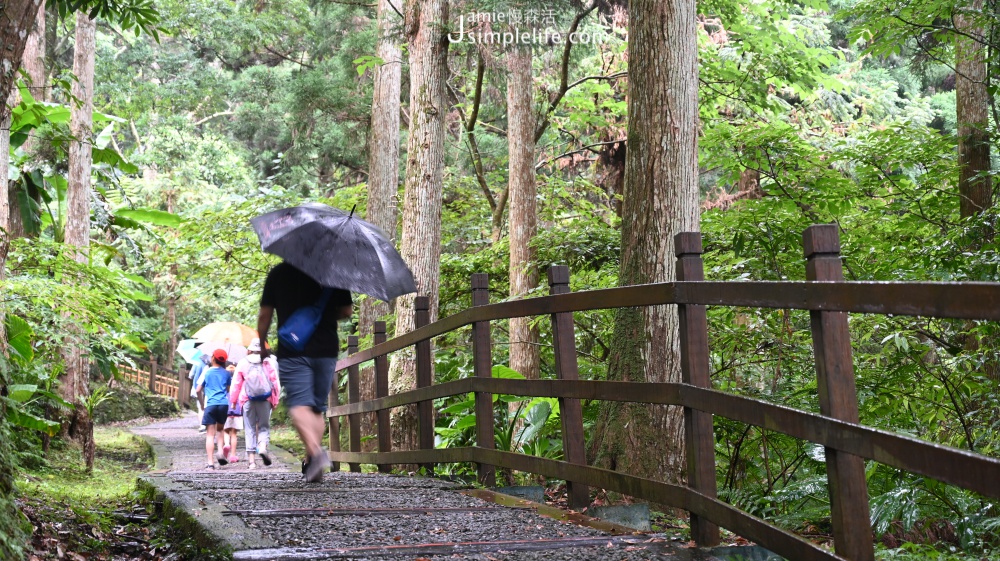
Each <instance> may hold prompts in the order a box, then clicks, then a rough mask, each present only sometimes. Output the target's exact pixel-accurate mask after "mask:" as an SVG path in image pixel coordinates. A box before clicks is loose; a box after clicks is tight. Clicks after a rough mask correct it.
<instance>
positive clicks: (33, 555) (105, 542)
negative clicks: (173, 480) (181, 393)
mask: <svg viewBox="0 0 1000 561" xmlns="http://www.w3.org/2000/svg"><path fill="white" fill-rule="evenodd" d="M94 436H95V440H96V443H97V453H96V455H95V460H94V469H93V471H92V472H90V473H87V471H86V469H85V467H84V464H83V458H82V455H81V453H80V451H79V450H78V449H76V448H74V447H72V446H64V445H62V444H61V443H60V442H59V441H54V442H53V447H52V448H51V449H50V453H49V454H48V455H47V457H46V458H45V461H44V462H42V463H41V464H40V465H37V466H36V467H34V468H31V469H23V470H22V471H21V472H20V473H19V474H18V477H17V485H18V490H19V492H20V498H19V499H18V504H19V507H20V509H21V511H22V512H23V514H24V515H25V516H26V517H27V518H28V520H29V521H30V523H31V527H32V534H31V538H30V540H31V541H30V543H29V544H28V545H27V548H26V553H27V555H26V558H27V559H28V560H29V561H49V560H56V559H61V560H65V559H69V560H71V561H79V560H83V559H88V560H101V561H119V560H121V561H124V560H126V559H128V560H133V559H136V560H152V561H168V560H170V561H186V560H201V559H205V560H208V559H212V558H213V557H214V556H213V554H212V553H211V552H205V551H201V550H199V549H198V548H197V547H196V546H194V544H193V543H191V542H190V541H189V540H187V539H186V538H185V537H184V536H180V535H177V534H176V533H175V532H173V531H171V529H170V527H169V524H165V523H163V521H159V520H157V519H156V518H155V517H154V516H152V513H153V511H154V505H153V504H152V503H151V501H150V499H149V498H148V497H144V496H142V495H141V494H140V493H139V492H138V491H137V489H136V479H137V478H138V477H139V476H140V475H142V474H143V473H145V472H146V471H147V470H148V469H149V468H150V466H151V465H152V464H153V455H152V451H151V450H150V447H149V445H148V444H147V443H146V442H145V441H144V440H142V439H141V438H139V437H137V436H135V435H133V434H131V433H129V432H127V431H125V430H122V429H121V428H115V427H98V428H97V429H95V435H94Z"/></svg>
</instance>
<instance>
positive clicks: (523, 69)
mask: <svg viewBox="0 0 1000 561" xmlns="http://www.w3.org/2000/svg"><path fill="white" fill-rule="evenodd" d="M507 57H508V59H507V60H508V72H509V74H508V77H507V146H508V148H507V150H508V154H509V161H510V166H509V167H510V169H509V177H510V178H509V187H508V189H507V190H508V193H509V197H510V209H509V217H508V224H509V228H510V269H509V271H510V298H511V299H512V300H513V299H516V298H521V297H523V296H525V295H526V294H528V292H529V291H531V290H532V289H533V288H535V287H536V286H538V268H537V265H536V263H535V251H534V249H532V248H531V241H532V240H533V239H534V237H535V235H536V234H537V233H538V213H537V208H536V203H535V199H536V195H537V189H536V185H535V126H536V124H535V120H536V119H535V113H534V107H533V101H534V82H533V79H532V75H531V50H530V48H515V49H512V50H511V52H510V53H508V55H507ZM532 319H534V318H530V317H526V318H511V320H510V367H511V368H512V369H513V370H516V371H517V372H520V373H521V374H523V375H524V377H525V378H528V379H533V380H534V379H538V370H539V367H538V362H539V352H538V339H539V336H538V328H537V327H532V326H531V320H532ZM515 408H516V406H515Z"/></svg>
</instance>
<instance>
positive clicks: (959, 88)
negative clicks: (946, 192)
mask: <svg viewBox="0 0 1000 561" xmlns="http://www.w3.org/2000/svg"><path fill="white" fill-rule="evenodd" d="M983 5H984V0H973V1H972V3H971V4H970V5H969V6H968V8H967V11H965V12H962V13H959V14H958V15H956V17H955V27H956V29H957V30H958V31H959V32H960V34H959V35H958V36H957V37H956V38H955V109H956V113H957V119H958V165H959V171H958V192H959V196H960V199H961V202H960V203H959V208H960V212H961V215H962V217H963V218H964V217H969V216H974V215H976V214H979V213H980V212H982V211H984V210H986V209H988V208H990V207H991V206H993V189H992V187H991V185H990V178H989V176H988V175H987V174H986V172H988V171H989V170H990V139H989V133H988V131H987V129H988V126H989V106H990V97H989V92H988V91H987V89H986V86H987V84H986V80H987V73H986V46H985V40H986V38H985V35H984V33H983V29H982V28H981V27H978V26H977V25H976V22H975V18H976V17H977V15H978V14H980V13H982V11H983Z"/></svg>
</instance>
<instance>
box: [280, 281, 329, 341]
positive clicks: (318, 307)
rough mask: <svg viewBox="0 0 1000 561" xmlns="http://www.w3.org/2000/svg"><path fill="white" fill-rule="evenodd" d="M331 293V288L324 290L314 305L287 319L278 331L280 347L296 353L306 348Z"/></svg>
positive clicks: (300, 309)
mask: <svg viewBox="0 0 1000 561" xmlns="http://www.w3.org/2000/svg"><path fill="white" fill-rule="evenodd" d="M332 293H333V289H332V288H324V289H323V295H322V296H320V297H319V301H318V302H316V304H315V305H313V306H303V307H301V308H299V309H298V310H295V313H293V314H292V315H291V316H289V317H288V320H287V321H285V324H284V325H282V326H281V329H279V330H278V340H279V341H281V344H282V345H287V346H288V347H289V348H290V349H292V350H294V351H296V352H302V349H304V348H306V343H308V342H309V339H311V338H312V335H313V333H315V332H316V327H317V326H318V325H319V321H320V319H322V318H323V310H324V309H325V308H326V303H327V301H328V300H330V294H332Z"/></svg>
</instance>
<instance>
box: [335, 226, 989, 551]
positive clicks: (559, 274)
mask: <svg viewBox="0 0 1000 561" xmlns="http://www.w3.org/2000/svg"><path fill="white" fill-rule="evenodd" d="M803 238H804V245H805V257H806V259H807V267H806V271H807V278H808V279H809V280H808V281H804V282H706V281H704V273H703V265H702V260H701V253H702V249H701V237H700V234H697V233H682V234H678V235H677V236H676V238H675V247H676V252H675V253H676V255H677V277H678V279H679V280H678V282H674V283H661V284H651V285H642V286H631V287H623V288H613V289H606V290H595V291H588V292H580V293H568V281H569V274H568V270H567V269H566V268H565V267H554V268H552V269H550V271H549V284H550V293H551V295H550V296H545V297H540V298H531V299H524V300H517V301H511V302H503V303H498V304H488V296H487V292H486V287H487V278H486V276H485V275H480V274H477V275H473V276H472V301H473V307H472V308H469V309H467V310H464V311H462V312H459V313H457V314H455V315H452V316H449V317H447V318H444V319H442V320H439V321H437V322H435V323H433V324H428V299H427V298H426V297H418V298H417V299H416V309H415V319H416V326H417V328H416V329H415V330H414V331H412V332H410V333H407V334H404V335H401V336H399V337H396V338H394V339H392V340H391V341H386V335H385V323H384V322H376V324H375V330H374V333H375V338H374V343H375V345H374V346H373V347H372V348H371V349H367V350H365V351H361V352H358V350H357V338H356V337H351V338H350V340H349V348H348V352H349V356H348V357H347V358H345V359H343V360H341V361H339V362H338V366H337V368H338V371H341V370H345V369H346V370H347V371H348V401H349V403H348V404H347V405H339V406H338V405H336V400H337V395H336V392H334V393H332V394H331V402H332V403H331V405H335V406H333V407H331V408H330V409H329V410H328V413H327V414H328V416H329V417H330V428H331V443H330V444H331V449H332V453H331V459H332V460H333V461H335V462H347V463H349V464H350V468H351V470H352V471H360V464H362V463H365V464H375V465H377V466H378V467H379V470H380V471H388V469H389V468H390V466H391V465H392V464H422V465H428V466H432V465H433V464H435V463H454V462H468V463H475V464H477V465H478V473H479V477H480V480H481V481H482V482H483V483H484V484H486V485H492V484H494V483H495V481H494V478H495V476H494V470H495V466H501V467H504V468H507V469H512V470H517V471H523V472H529V473H534V474H540V475H545V476H548V477H552V478H557V479H563V480H566V481H567V482H568V484H569V488H570V489H569V495H570V497H569V498H570V503H571V505H573V506H585V505H586V502H587V500H588V499H587V497H588V493H587V491H588V490H587V487H588V486H596V487H600V488H603V489H608V490H613V491H617V492H619V493H622V494H625V495H630V496H633V497H637V498H640V499H643V500H648V501H652V502H655V503H660V504H666V505H671V506H674V507H678V508H682V509H684V510H687V511H688V512H689V513H690V516H691V532H692V538H693V539H694V540H695V541H696V542H697V543H698V544H699V545H703V546H711V545H715V544H717V543H718V541H719V531H718V527H719V526H722V527H725V528H727V529H729V530H730V531H732V532H734V533H736V534H739V535H741V536H744V537H746V538H749V539H751V540H753V541H755V542H757V543H759V544H761V545H763V546H764V547H766V548H768V549H770V550H771V551H774V552H775V553H778V554H780V555H782V556H784V557H786V558H788V559H797V560H798V559H804V560H812V559H852V560H870V559H874V546H873V539H872V529H871V521H870V516H869V505H868V489H867V486H866V482H865V474H864V460H865V459H868V460H874V461H877V462H881V463H884V464H886V465H890V466H893V467H896V468H898V469H901V470H905V471H908V472H912V473H916V474H920V475H923V476H926V477H930V478H933V479H937V480H939V481H943V482H945V483H949V484H952V485H956V486H959V487H962V488H964V489H968V490H971V491H974V492H976V493H979V494H981V495H983V496H985V497H989V498H992V499H1000V485H997V484H996V481H1000V460H998V459H996V458H991V457H987V456H984V455H981V454H976V453H972V452H968V451H965V450H960V449H956V448H950V447H946V446H940V445H937V444H932V443H929V442H926V441H922V440H919V439H916V438H912V437H908V436H903V435H899V434H895V433H892V432H887V431H883V430H879V429H875V428H871V427H867V426H864V425H861V424H859V417H858V403H857V395H856V388H855V381H854V371H853V360H852V355H851V340H850V334H849V332H848V329H847V314H848V313H865V314H891V315H902V316H930V317H939V318H959V319H982V320H1000V284H996V283H910V282H844V281H843V274H842V269H841V267H842V265H841V260H840V255H839V251H840V243H839V237H838V232H837V229H836V227H835V226H833V225H819V226H813V227H811V228H809V229H808V230H806V232H805V234H804V236H803ZM662 304H676V305H678V310H679V319H680V351H681V366H682V372H683V376H682V381H681V382H672V383H638V382H607V381H589V380H579V379H577V372H576V367H577V363H576V350H575V343H574V333H573V329H574V328H573V321H572V313H573V312H578V311H585V310H595V309H608V308H618V307H637V306H653V305H662ZM706 306H738V307H758V308H774V309H799V310H809V311H810V316H811V331H812V340H813V348H814V353H815V357H816V358H815V364H816V374H817V379H818V394H819V405H820V414H815V413H809V412H805V411H800V410H796V409H792V408H789V407H784V406H781V405H774V404H771V403H767V402H764V401H760V400H755V399H750V398H746V397H742V396H737V395H732V394H728V393H725V392H721V391H717V390H713V389H711V381H710V379H709V355H708V352H709V350H708V323H707V316H706ZM538 315H549V316H551V320H552V330H553V337H554V341H553V343H554V349H555V357H556V374H557V379H555V380H510V379H496V378H493V377H492V376H491V370H492V357H491V340H490V322H491V321H495V320H499V319H506V318H511V317H525V316H538ZM467 325H472V329H473V332H472V342H473V354H474V376H473V377H471V378H466V379H461V380H457V381H453V382H447V383H444V384H436V385H435V384H434V383H433V370H432V369H433V365H432V360H431V349H430V340H431V339H432V338H434V337H437V336H439V335H443V334H446V333H449V332H451V331H454V330H456V329H459V328H462V327H464V326H467ZM408 347H415V350H416V365H417V389H415V390H411V391H407V392H404V393H399V394H395V395H389V391H388V390H389V384H388V373H389V367H388V358H387V357H388V355H389V354H390V353H392V352H395V351H399V350H403V349H406V348H408ZM371 360H374V361H375V377H376V384H375V387H376V395H377V398H376V399H374V400H371V401H364V402H361V401H360V397H359V387H360V382H359V367H360V365H361V364H362V363H364V362H367V361H371ZM470 392H472V393H474V394H475V399H476V409H475V411H476V430H477V437H476V446H473V447H464V448H448V449H435V448H434V420H433V410H432V407H433V400H435V399H439V398H444V397H450V396H457V395H465V394H467V393H470ZM493 394H508V395H518V396H526V397H555V398H558V399H559V400H560V411H561V413H562V423H563V447H564V450H563V452H564V455H563V457H564V458H565V461H556V460H549V459H545V458H540V457H535V456H528V455H523V454H517V453H511V452H503V451H498V450H495V449H494V440H493V417H492V415H493V409H492V396H493ZM580 400H604V401H621V402H632V403H649V404H664V405H675V406H681V407H683V408H684V419H685V445H686V455H687V483H688V484H687V485H686V486H685V485H675V484H670V483H665V482H662V481H655V480H651V479H647V478H642V477H635V476H630V475H626V474H622V473H617V472H613V471H609V470H605V469H600V468H596V467H591V466H588V465H587V463H586V459H585V456H584V438H583V423H582V416H581V415H580V413H579V411H580ZM411 404H416V405H417V408H418V421H419V428H418V432H419V444H420V449H419V450H412V451H395V452H394V451H392V450H391V438H390V436H391V435H390V427H389V411H390V409H392V408H395V407H401V406H405V405H411ZM370 413H375V414H376V417H377V423H376V430H377V437H378V452H369V453H363V452H361V432H360V423H359V421H360V416H361V415H362V414H370ZM713 415H718V416H721V417H725V418H728V419H733V420H735V421H739V422H742V423H746V424H750V425H754V426H757V427H761V428H763V429H766V430H769V431H777V432H781V433H784V434H786V435H789V436H792V437H795V438H799V439H803V440H808V441H811V442H815V443H818V444H821V445H823V446H824V447H825V448H826V454H825V461H826V467H827V474H828V480H829V486H828V489H829V493H830V501H831V513H832V527H833V535H834V547H835V551H836V553H835V554H834V553H831V552H829V551H827V550H825V549H823V548H821V547H819V546H817V545H815V544H813V543H811V542H809V541H807V540H804V539H802V538H800V537H798V536H796V535H794V534H792V533H790V532H788V531H786V530H783V529H781V528H778V527H776V526H774V525H772V524H769V523H768V522H766V521H764V520H761V519H759V518H757V517H754V516H752V515H750V514H748V513H746V512H743V511H741V510H739V509H738V508H736V507H734V506H732V505H729V504H727V503H725V502H723V501H720V500H719V499H718V498H717V493H716V470H715V440H714V434H713V425H712V416H713ZM341 416H347V417H348V423H349V431H350V432H349V443H350V451H349V452H343V451H340V449H339V448H340V445H339V443H340V436H339V418H340V417H341Z"/></svg>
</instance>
